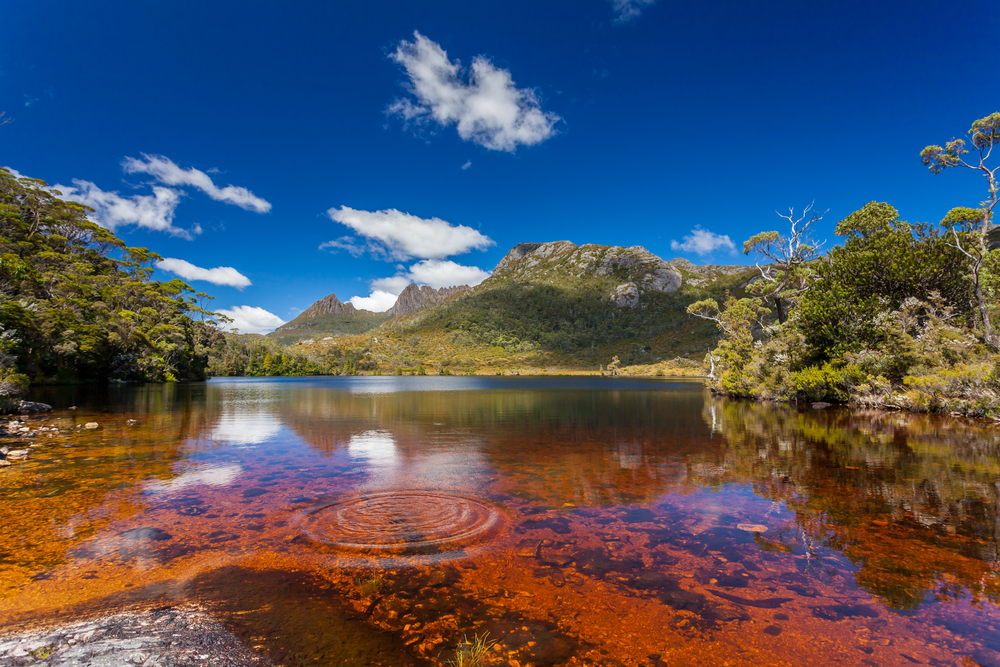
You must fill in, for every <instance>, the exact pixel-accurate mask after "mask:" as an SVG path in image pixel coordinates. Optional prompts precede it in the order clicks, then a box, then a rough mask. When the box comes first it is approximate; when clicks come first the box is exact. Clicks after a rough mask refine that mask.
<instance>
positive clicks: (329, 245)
mask: <svg viewBox="0 0 1000 667" xmlns="http://www.w3.org/2000/svg"><path fill="white" fill-rule="evenodd" d="M330 210H331V211H332V210H333V209H330ZM319 249H320V250H332V251H333V252H336V251H338V250H346V251H347V252H349V253H351V256H352V257H361V255H363V254H365V250H367V249H368V246H367V245H366V244H364V243H359V242H358V240H357V239H356V238H354V237H353V236H341V237H340V238H339V239H336V240H334V241H326V242H325V243H320V244H319Z"/></svg>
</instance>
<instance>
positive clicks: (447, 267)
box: [350, 259, 490, 313]
mask: <svg viewBox="0 0 1000 667" xmlns="http://www.w3.org/2000/svg"><path fill="white" fill-rule="evenodd" d="M489 277H490V273H489V272H488V271H483V270H482V269H480V268H479V267H477V266H463V265H462V264H457V263H455V262H452V261H450V260H439V259H425V260H422V261H420V262H417V263H416V264H414V265H413V266H411V267H410V268H409V270H403V271H400V272H399V273H397V274H396V275H394V276H390V277H388V278H378V279H376V280H373V281H372V283H371V287H372V293H371V294H370V295H369V296H355V297H351V299H350V301H351V303H353V304H354V307H355V308H364V309H365V310H370V311H372V312H376V313H381V312H384V311H386V310H389V309H390V308H392V306H393V305H394V304H395V303H396V297H397V296H399V293H400V292H402V291H403V290H404V289H405V288H406V286H407V285H409V284H410V283H417V284H418V285H429V286H431V287H433V288H434V289H440V288H442V287H453V286H455V285H469V286H470V287H475V286H476V285H478V284H479V283H481V282H483V281H484V280H486V279H487V278H489Z"/></svg>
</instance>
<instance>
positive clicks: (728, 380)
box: [688, 292, 767, 396]
mask: <svg viewBox="0 0 1000 667" xmlns="http://www.w3.org/2000/svg"><path fill="white" fill-rule="evenodd" d="M688 313H690V314H692V315H694V316H696V317H700V318H702V319H706V320H711V321H713V322H715V324H716V326H717V327H718V328H719V330H720V331H722V334H723V336H722V340H721V341H720V343H719V346H718V347H717V348H716V349H715V352H713V353H712V356H713V358H714V359H715V360H716V361H715V363H717V364H718V370H719V373H720V374H719V377H718V380H717V382H718V386H719V387H720V388H721V389H722V390H723V391H725V392H726V393H729V394H734V395H738V396H748V395H753V393H754V391H753V385H752V382H751V379H750V377H749V376H748V375H747V373H746V369H747V365H748V364H749V363H750V361H751V359H752V358H753V354H754V347H755V345H754V330H755V329H757V330H760V329H762V328H763V322H762V319H761V318H762V317H763V316H764V315H765V314H766V313H767V309H766V308H765V307H764V306H763V304H762V303H761V300H760V299H757V298H743V299H737V298H736V297H734V296H731V295H729V293H728V292H727V293H726V301H725V303H724V304H723V307H722V308H720V307H719V304H718V303H716V301H715V300H714V299H703V300H701V301H696V302H695V303H693V304H691V305H690V306H688Z"/></svg>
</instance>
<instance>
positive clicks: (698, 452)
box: [0, 377, 1000, 667]
mask: <svg viewBox="0 0 1000 667" xmlns="http://www.w3.org/2000/svg"><path fill="white" fill-rule="evenodd" d="M36 398H38V399H39V400H45V401H46V402H50V403H52V404H53V405H54V406H56V411H55V412H54V413H53V414H51V415H48V416H45V417H40V418H27V419H25V422H24V424H23V425H18V426H17V428H24V427H27V428H29V429H30V430H29V431H26V432H24V433H25V435H24V436H23V437H19V438H6V439H5V443H4V444H7V445H8V446H12V447H16V448H27V449H30V450H31V454H30V455H29V457H28V459H27V460H23V461H13V462H12V465H10V466H6V467H3V468H0V516H2V520H0V526H2V529H0V628H3V630H4V631H15V630H16V629H18V628H19V627H22V626H26V625H29V624H33V623H37V622H50V621H53V620H59V619H66V620H69V619H75V618H77V617H80V616H86V615H89V614H94V613H96V612H103V611H112V610H117V609H120V608H122V607H134V606H147V607H162V606H167V605H172V604H176V603H179V602H186V601H193V602H198V603H201V604H203V605H205V606H206V607H207V608H209V609H210V610H212V611H214V612H215V613H216V614H218V616H219V617H220V618H221V619H222V620H223V621H224V622H225V623H227V625H228V626H229V627H231V628H232V629H233V630H234V631H235V632H236V633H237V634H238V635H239V636H241V637H242V638H243V639H244V640H245V641H246V642H247V643H248V644H249V645H250V646H252V647H255V648H257V649H258V650H260V651H262V652H264V653H266V654H267V655H269V656H270V657H271V658H272V659H273V660H274V661H275V662H276V663H278V664H282V665H326V664H354V665H420V664H444V663H447V662H449V661H456V660H457V659H458V658H459V657H460V656H458V655H457V652H461V653H462V656H461V657H463V658H465V659H466V664H468V659H469V658H470V657H472V656H471V653H470V651H471V650H472V648H473V647H471V646H470V645H468V644H464V643H463V641H464V640H466V639H467V640H468V641H469V642H475V641H476V640H477V639H478V640H481V644H482V646H483V647H484V648H486V647H488V648H487V650H486V651H485V655H484V656H483V658H482V661H481V662H480V664H496V665H515V666H518V665H519V666H521V667H525V666H527V665H536V666H540V665H713V666H714V665H733V666H735V665H803V664H810V665H833V664H837V665H913V664H926V665H962V666H966V667H968V666H975V665H1000V633H998V624H1000V610H998V601H1000V577H998V572H1000V563H998V546H997V545H998V542H997V540H998V534H1000V517H998V512H997V509H998V488H1000V487H998V481H1000V432H998V430H997V429H996V428H994V427H992V426H989V425H977V424H974V423H971V422H966V421H959V420H943V419H937V418H930V417H920V416H911V415H901V414H892V413H881V412H856V411H853V412H852V411H849V410H846V409H836V408H834V409H827V410H812V409H809V408H806V409H796V408H789V407H781V406H778V407H775V406H761V405H755V404H748V403H738V402H727V401H721V400H718V399H714V398H712V397H710V396H709V395H708V394H707V392H706V391H705V390H704V389H703V388H702V387H701V386H700V385H699V384H697V383H690V382H677V381H663V380H660V381H656V380H647V381H644V380H624V379H623V380H614V379H609V378H576V379H563V378H538V379H531V378H516V379H515V378H497V379H482V378H447V377H441V378H437V377H435V378H417V377H408V378H396V377H385V378H380V377H371V378H321V379H306V378H297V379H269V378H259V379H246V380H244V379H240V380H215V381H211V382H209V383H206V384H200V385H198V384H196V385H168V386H154V387H126V388H116V389H112V388H108V389H104V388H101V389H93V388H89V389H85V388H75V389H62V390H52V391H50V392H48V393H45V394H39V395H38V396H37V397H36ZM70 406H75V407H76V409H75V410H70V409H69V407H70ZM129 420H134V422H135V423H129ZM87 422H97V423H98V424H99V425H100V426H99V428H97V429H85V428H81V426H82V425H83V424H85V423H87ZM42 429H45V430H42Z"/></svg>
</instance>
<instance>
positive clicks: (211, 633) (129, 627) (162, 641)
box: [0, 606, 274, 667]
mask: <svg viewBox="0 0 1000 667" xmlns="http://www.w3.org/2000/svg"><path fill="white" fill-rule="evenodd" d="M7 630H9V628H7ZM29 665H30V666H31V667H121V666H123V665H136V666H141V667H188V666H189V665H199V666H211V667H273V665H274V663H273V662H271V661H270V660H269V659H268V658H266V657H264V656H262V655H259V654H257V653H254V652H253V651H252V650H250V649H249V648H247V647H246V646H245V645H244V644H243V643H242V642H241V641H240V640H239V639H238V638H237V637H236V636H235V635H233V634H232V633H231V632H229V631H228V630H226V629H225V628H224V627H223V626H222V624H221V623H219V622H218V621H217V620H215V619H214V618H212V617H211V616H209V615H208V614H206V613H205V612H204V611H203V610H201V609H198V608H196V607H191V606H183V607H162V608H159V609H153V610H150V611H144V612H124V613H118V614H114V615H110V616H103V617H99V618H95V619H91V620H88V621H81V622H76V623H71V624H68V625H62V626H57V627H49V628H35V629H32V630H29V631H27V632H21V633H18V634H0V666H3V667H27V666H29Z"/></svg>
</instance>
